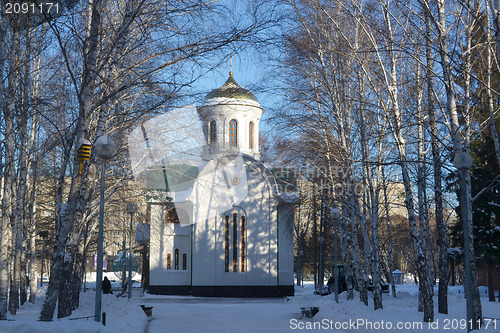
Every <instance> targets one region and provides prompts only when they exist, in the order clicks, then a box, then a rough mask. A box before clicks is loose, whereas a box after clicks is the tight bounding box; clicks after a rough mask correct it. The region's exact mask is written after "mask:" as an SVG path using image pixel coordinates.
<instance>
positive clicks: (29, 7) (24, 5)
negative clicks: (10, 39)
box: [1, 1, 60, 14]
mask: <svg viewBox="0 0 500 333" xmlns="http://www.w3.org/2000/svg"><path fill="white" fill-rule="evenodd" d="M1 8H2V12H3V13H4V14H57V13H59V10H60V7H59V3H58V2H43V1H42V2H40V3H35V2H28V1H26V2H23V1H19V2H18V1H13V2H5V3H3V4H2V5H1Z"/></svg>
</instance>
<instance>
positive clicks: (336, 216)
mask: <svg viewBox="0 0 500 333" xmlns="http://www.w3.org/2000/svg"><path fill="white" fill-rule="evenodd" d="M330 216H331V218H332V219H333V221H335V224H334V229H335V235H334V237H335V238H334V243H333V247H334V249H333V251H334V257H333V265H334V267H333V274H334V279H335V280H334V281H335V282H334V283H335V302H337V303H338V302H339V270H338V265H337V221H338V220H339V219H340V210H339V209H338V208H332V210H331V211H330Z"/></svg>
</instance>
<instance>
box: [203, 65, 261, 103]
mask: <svg viewBox="0 0 500 333" xmlns="http://www.w3.org/2000/svg"><path fill="white" fill-rule="evenodd" d="M214 98H234V99H247V100H252V101H255V102H258V101H257V97H255V95H254V94H253V93H252V92H251V91H250V90H248V89H245V88H243V87H241V86H240V85H239V84H238V83H236V81H235V80H234V78H233V73H232V72H229V78H228V79H227V81H226V83H224V84H223V85H222V86H221V87H220V88H217V89H214V90H212V91H211V92H210V93H209V94H208V95H207V96H206V97H205V101H208V100H210V99H214Z"/></svg>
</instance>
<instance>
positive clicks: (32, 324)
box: [0, 284, 500, 333]
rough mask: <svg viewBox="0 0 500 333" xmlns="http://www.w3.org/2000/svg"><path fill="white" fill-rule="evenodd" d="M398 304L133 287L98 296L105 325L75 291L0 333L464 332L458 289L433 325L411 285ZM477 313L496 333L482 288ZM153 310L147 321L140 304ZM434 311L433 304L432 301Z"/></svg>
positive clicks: (27, 312)
mask: <svg viewBox="0 0 500 333" xmlns="http://www.w3.org/2000/svg"><path fill="white" fill-rule="evenodd" d="M397 289H398V298H393V297H392V296H391V295H389V294H384V299H383V301H384V309H382V310H377V311H374V310H372V305H373V304H372V303H370V306H369V307H366V306H364V305H363V304H362V303H361V302H359V300H358V299H356V300H354V301H347V300H346V299H345V297H346V294H345V293H342V294H341V295H340V297H339V304H337V303H335V301H334V298H333V296H332V295H329V296H324V297H320V296H316V295H313V294H312V291H313V288H312V286H311V285H306V286H305V287H304V288H301V287H296V295H295V296H294V297H290V298H289V299H288V300H286V299H238V298H201V297H189V296H158V295H149V294H146V295H141V294H140V291H139V289H137V290H135V291H134V297H133V298H132V299H131V300H130V301H128V299H127V298H126V297H121V298H117V297H115V296H114V295H103V298H102V311H103V312H106V317H107V325H106V326H103V325H102V324H100V323H96V322H95V321H94V320H93V318H89V319H88V320H87V319H78V320H71V319H72V318H80V317H86V316H92V315H93V313H94V297H95V293H94V292H93V291H87V292H85V293H83V292H82V293H81V300H80V307H79V308H78V309H77V310H75V311H74V313H73V315H72V316H71V317H70V318H64V319H60V320H57V319H55V320H54V321H53V322H39V321H37V319H38V315H39V313H40V307H41V303H42V301H43V293H44V290H42V291H40V293H39V295H38V298H37V301H36V304H30V303H26V304H25V305H23V306H22V307H21V309H19V310H18V312H17V315H16V316H12V315H10V314H9V316H8V319H9V320H8V321H3V322H0V332H15V333H24V332H26V333H35V332H36V333H38V332H42V333H43V332H50V333H59V332H62V333H65V332H119V333H128V332H130V333H143V332H148V333H157V332H162V333H163V332H182V333H189V332H196V333H197V332H204V333H205V332H206V333H212V332H214V333H215V332H217V333H219V332H221V333H224V332H228V333H229V332H258V333H267V332H273V333H274V332H292V331H311V332H325V331H330V332H378V331H382V332H465V331H466V330H465V329H461V327H462V325H464V321H465V300H464V294H463V289H462V287H450V292H449V298H448V300H449V314H448V315H441V314H438V313H437V311H436V315H435V322H434V323H431V324H429V323H423V322H422V317H423V315H422V313H419V312H417V292H418V288H417V286H415V285H413V284H405V285H398V286H397ZM481 295H482V306H483V315H484V317H486V318H496V322H495V321H494V320H492V321H490V322H489V327H488V328H484V327H483V328H482V329H481V330H480V331H481V332H483V331H484V332H498V333H500V302H488V299H487V294H486V293H485V288H481ZM141 304H144V305H146V306H152V307H153V315H152V317H151V318H148V317H147V316H146V315H145V314H144V312H143V311H142V309H141V308H140V305H141ZM435 304H436V308H437V298H435ZM310 306H317V307H319V313H318V314H317V315H316V316H315V317H314V318H312V319H306V318H303V319H301V318H300V308H301V307H310Z"/></svg>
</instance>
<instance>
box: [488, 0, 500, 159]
mask: <svg viewBox="0 0 500 333" xmlns="http://www.w3.org/2000/svg"><path fill="white" fill-rule="evenodd" d="M491 1H492V2H493V1H495V2H496V3H497V6H499V5H500V0H491ZM497 8H498V7H497ZM488 14H489V13H488ZM499 14H500V12H498V11H497V12H496V17H495V21H496V24H497V28H498V25H499V24H500V16H499ZM487 16H488V22H490V15H487ZM490 24H491V23H490ZM496 35H497V41H496V47H497V50H499V52H500V45H499V44H498V43H499V42H500V37H499V36H500V29H498V30H497V33H496ZM486 38H487V42H488V46H487V49H486V63H487V66H488V68H487V71H488V74H487V77H486V94H487V98H488V114H489V116H490V117H489V124H490V132H491V137H492V139H493V145H494V147H495V155H496V157H497V163H498V165H500V139H499V138H498V129H497V123H496V117H495V106H494V102H493V91H492V90H493V87H492V85H491V77H492V76H493V72H494V71H493V68H494V66H493V59H492V58H493V57H492V50H491V49H492V47H493V38H492V36H491V32H490V31H489V30H488V31H487V32H486ZM499 54H500V53H499ZM497 64H498V65H500V62H498V63H497Z"/></svg>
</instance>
